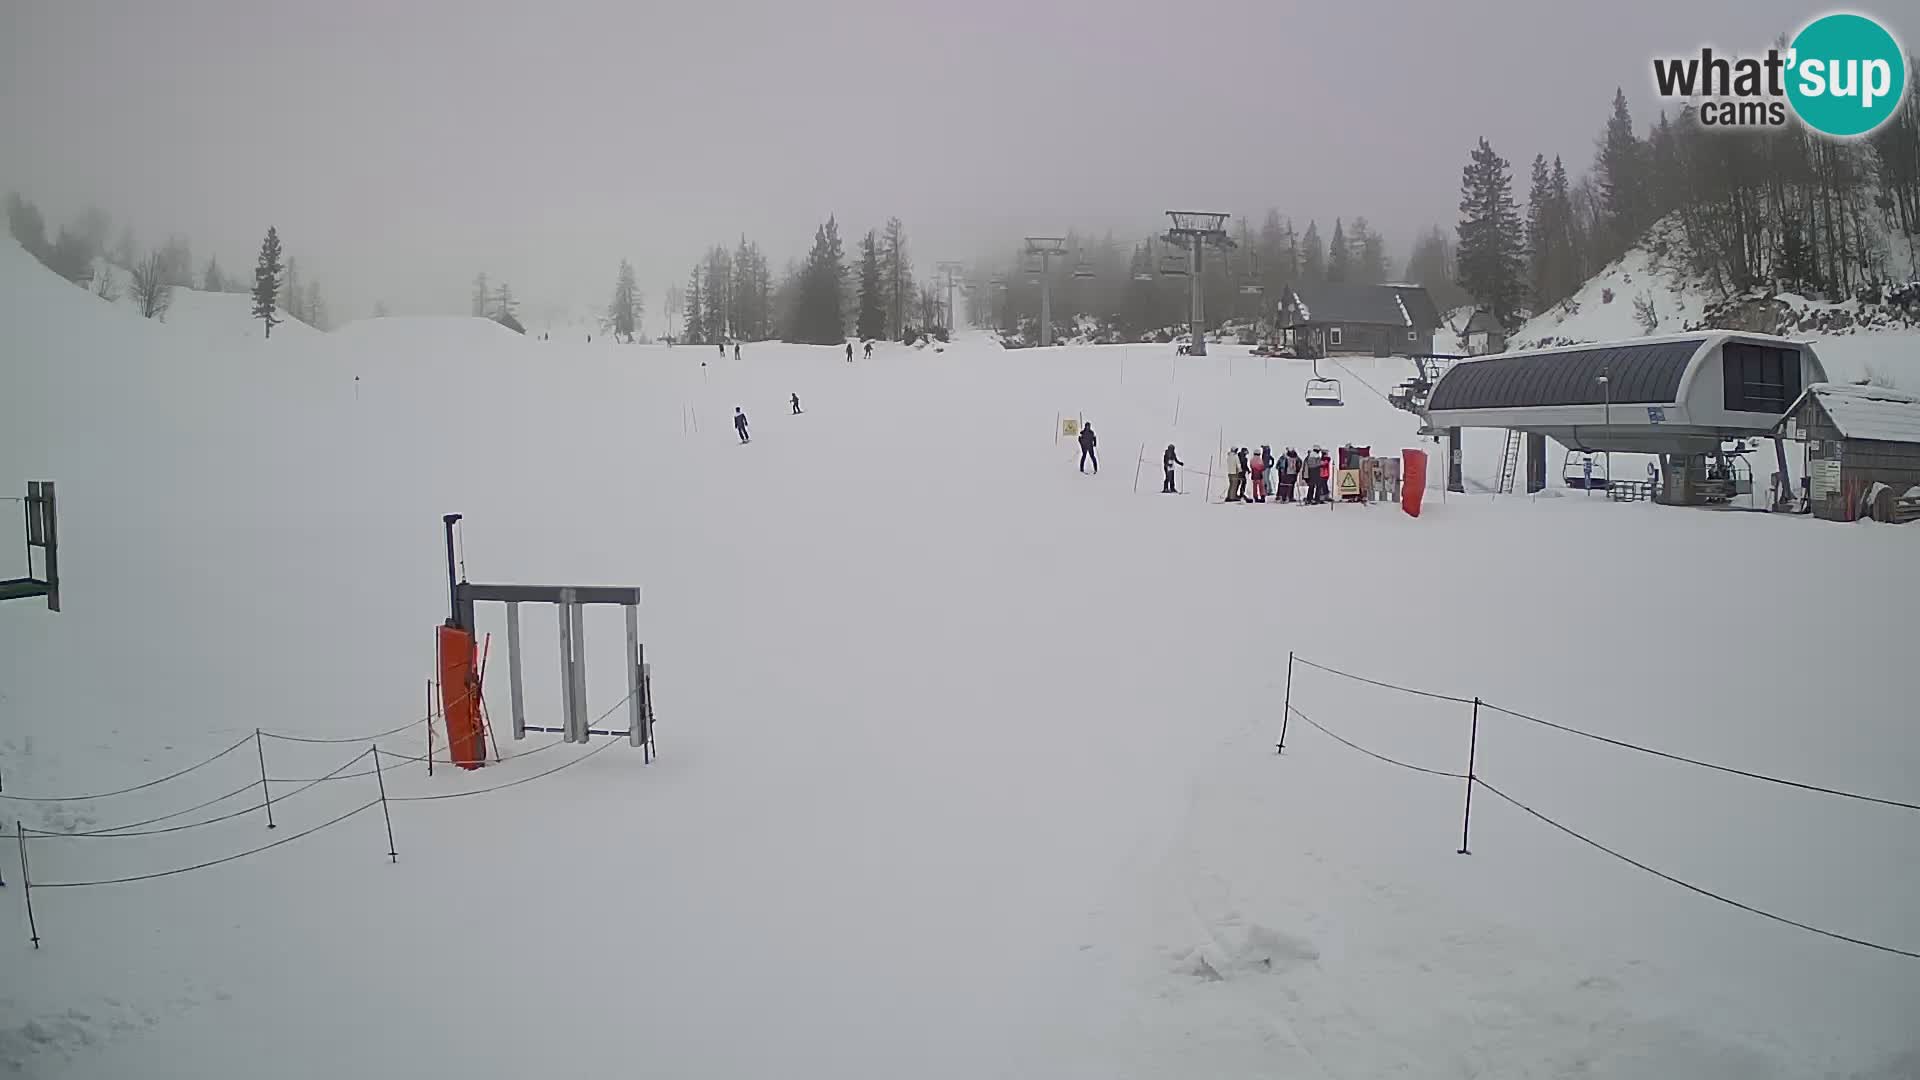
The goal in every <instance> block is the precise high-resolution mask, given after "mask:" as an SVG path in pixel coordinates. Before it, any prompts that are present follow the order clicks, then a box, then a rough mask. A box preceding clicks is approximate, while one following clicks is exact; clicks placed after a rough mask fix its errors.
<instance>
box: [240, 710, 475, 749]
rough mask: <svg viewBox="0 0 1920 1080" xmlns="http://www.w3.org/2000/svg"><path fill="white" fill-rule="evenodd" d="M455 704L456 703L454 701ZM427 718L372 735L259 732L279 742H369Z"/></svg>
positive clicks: (393, 733)
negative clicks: (322, 736)
mask: <svg viewBox="0 0 1920 1080" xmlns="http://www.w3.org/2000/svg"><path fill="white" fill-rule="evenodd" d="M456 704H458V703H457V702H456ZM429 719H431V718H430V717H425V716H422V717H419V718H418V719H414V720H409V721H407V722H406V723H404V724H401V725H400V726H399V727H397V728H388V729H387V730H385V731H378V732H375V733H373V734H372V735H354V736H350V737H348V738H344V739H320V738H314V737H311V736H306V735H277V734H275V733H273V732H271V731H262V732H261V733H260V734H261V735H263V736H265V737H267V738H269V739H275V740H278V741H280V742H292V743H320V744H327V745H330V744H336V743H356V742H369V741H371V740H373V739H384V738H386V737H387V736H389V735H398V734H400V733H401V732H403V731H405V730H407V729H408V728H414V727H419V726H420V725H421V724H424V723H426V722H427V721H428V720H429Z"/></svg>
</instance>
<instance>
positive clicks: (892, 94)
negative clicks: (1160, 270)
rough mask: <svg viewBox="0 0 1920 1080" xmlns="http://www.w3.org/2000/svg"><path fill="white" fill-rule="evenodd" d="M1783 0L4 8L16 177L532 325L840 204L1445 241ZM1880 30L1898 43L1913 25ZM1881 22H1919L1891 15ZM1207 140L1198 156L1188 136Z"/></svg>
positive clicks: (253, 3)
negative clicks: (1664, 69)
mask: <svg viewBox="0 0 1920 1080" xmlns="http://www.w3.org/2000/svg"><path fill="white" fill-rule="evenodd" d="M1824 10H1825V9H1824V8H1813V7H1808V6H1806V5H1805V4H1804V3H1802V2H1794V0H1681V2H1678V3H1676V2H1673V0H1612V2H1609V3H1602V4H1592V3H1589V4H1560V3H1539V2H1537V0H1454V2H1450V3H1433V4H1428V3H1412V2H1404V0H1403V2H1395V3H1373V2H1366V0H1350V2H1335V3H1326V2H1314V3H1296V4H1278V3H1272V2H1271V0H1237V2H1224V0H1189V2H1186V3H1181V4H1177V5H1168V4H1148V3H1141V2H1139V0H1131V2H1129V0H1122V2H1120V3H1113V2H1111V0H1108V2H1103V3H1094V2H1088V0H1065V2H1053V3H1039V4H1035V3H1030V2H1015V0H948V2H946V3H942V4H940V5H938V6H933V5H923V4H916V3H913V2H911V0H906V2H902V0H821V2H817V3H794V2H791V0H780V2H775V0H744V2H742V0H703V2H699V3H675V4H667V3H662V2H659V0H652V2H644V0H643V2H641V3H633V2H631V0H623V2H614V3H564V2H543V3H513V4H502V3H497V2H483V3H471V2H469V3H460V4H454V3H438V2H433V3H429V2H425V0H408V2H405V3H387V2H373V0H327V2H324V3H298V4H296V3H290V2H284V0H250V2H241V0H198V2H193V3H186V2H177V0H116V2H96V0H60V2H56V0H7V2H6V3H5V4H4V9H3V10H0V186H11V187H14V188H17V189H19V190H20V191H21V192H22V193H23V194H25V195H27V196H28V197H30V198H33V199H35V200H37V201H38V202H39V203H40V204H41V206H42V208H43V209H44V210H45V211H46V212H47V215H48V218H49V221H50V222H57V221H62V220H66V219H67V218H69V217H70V216H71V215H72V214H74V213H76V212H77V211H78V210H80V209H81V208H83V207H84V206H85V205H86V204H87V203H90V202H92V203H98V204H99V205H100V206H102V207H103V208H105V209H107V210H109V211H110V212H112V213H113V215H114V217H115V221H116V226H117V225H118V223H120V222H130V223H132V224H133V226H134V227H135V229H136V230H137V232H138V234H139V238H140V241H141V243H142V244H143V245H156V244H158V242H159V241H160V240H161V239H162V238H163V236H164V235H165V234H166V233H168V232H181V233H184V234H186V235H187V236H188V237H189V238H190V239H191V240H192V242H193V248H194V253H195V255H196V258H197V259H199V260H201V261H204V259H205V257H206V256H207V255H208V254H216V255H218V256H219V257H220V260H221V262H222V264H223V265H224V266H226V267H228V268H229V269H230V270H242V271H244V270H247V269H248V268H250V267H251V265H252V262H253V257H254V254H255V253H256V251H257V249H258V245H259V240H260V237H261V235H262V234H263V233H264V232H265V230H266V227H267V225H268V224H269V223H271V224H274V225H277V226H278V227H279V229H280V233H281V236H282V238H283V239H284V241H285V243H286V245H287V249H288V251H289V252H290V253H292V254H295V255H297V256H298V257H299V258H300V260H301V265H302V269H303V271H305V272H306V273H308V274H310V275H313V276H317V277H318V278H320V279H322V280H323V281H324V282H325V283H326V289H327V292H328V297H329V301H330V303H331V306H332V308H333V310H334V311H335V313H336V314H337V315H339V316H341V317H343V318H355V317H361V316H364V315H365V314H367V313H368V311H369V309H370V308H371V307H372V305H373V303H374V302H375V301H376V300H385V301H387V302H388V303H389V305H390V306H391V307H392V308H393V309H394V310H395V312H396V313H408V312H421V313H425V312H457V313H463V312H464V311H465V310H466V307H467V295H468V290H469V286H468V283H469V282H470V281H471V279H472V278H473V276H474V274H475V273H476V272H477V271H480V270H482V269H484V270H486V271H487V272H489V273H490V274H491V275H492V276H493V277H494V278H495V279H505V280H507V281H509V282H511V283H512V284H513V285H514V287H515V289H516V291H517V292H518V294H519V295H520V296H521V297H522V299H523V301H524V303H525V312H526V313H527V314H529V315H532V316H534V317H535V318H537V317H538V316H539V313H540V312H541V311H542V310H543V309H544V308H546V307H548V306H550V305H555V304H559V305H566V306H569V307H572V308H575V309H578V310H581V311H588V310H593V309H594V308H595V306H596V305H601V304H604V303H605V301H606V297H607V295H608V293H609V291H610V289H611V286H612V283H613V278H614V271H615V267H616V265H617V263H618V261H619V259H621V258H622V257H629V258H631V259H633V260H634V263H635V265H636V266H637V267H638V268H639V270H640V276H641V281H642V284H643V286H644V287H645V288H646V290H647V293H648V308H649V325H650V326H652V327H653V328H655V329H657V328H658V327H659V325H660V323H659V317H658V313H659V311H660V306H659V297H660V293H661V290H662V289H663V288H664V287H665V286H666V285H668V284H669V283H673V282H678V281H680V280H683V279H684V277H685V275H686V271H687V268H688V267H689V266H690V265H691V264H692V263H693V262H694V260H695V259H697V258H698V257H699V255H700V254H701V252H702V251H703V250H704V249H705V247H706V246H708V245H709V244H712V243H714V242H725V243H727V244H729V245H731V244H732V243H733V242H734V241H736V240H737V239H738V237H739V236H740V234H741V233H743V232H744V233H745V234H746V235H747V236H748V237H750V238H752V239H755V240H757V241H759V243H760V244H761V245H762V246H763V248H765V249H766V250H767V252H768V254H769V255H770V256H771V257H772V259H773V262H774V265H775V267H776V269H777V268H778V267H779V266H780V264H781V263H782V262H784V260H785V259H786V258H787V257H789V256H798V255H801V254H804V252H805V249H806V246H807V245H808V243H809V242H810V241H811V238H812V234H813V228H814V225H815V223H816V222H817V221H819V220H821V219H823V218H825V217H826V215H827V214H829V213H832V214H835V215H837V216H838V219H839V221H840V223H841V231H842V235H843V236H845V237H847V238H848V240H849V248H850V249H851V247H852V243H851V241H852V240H853V238H855V237H857V235H858V234H859V233H860V232H861V231H864V230H865V229H866V228H868V227H871V226H877V225H879V224H880V223H881V222H883V221H884V220H885V218H886V217H887V216H888V215H898V216H899V217H901V218H902V219H904V220H905V222H906V224H907V227H908V233H909V238H910V241H911V245H912V251H913V254H914V256H915V257H916V259H917V260H919V261H922V262H924V263H931V261H932V260H934V259H939V258H966V257H969V256H973V255H975V254H979V253H982V252H985V251H990V250H1004V249H1005V248H1006V247H1007V246H1009V245H1010V244H1012V243H1016V242H1017V241H1018V238H1019V237H1020V236H1021V235H1022V234H1023V233H1026V232H1049V233H1057V232H1062V231H1064V230H1065V229H1066V228H1067V227H1068V226H1069V225H1075V226H1078V227H1080V228H1081V229H1083V230H1102V229H1105V228H1108V227H1112V228H1114V229H1115V230H1116V231H1119V232H1122V233H1123V234H1125V235H1127V236H1129V237H1132V236H1137V235H1141V234H1144V233H1145V231H1146V230H1148V229H1150V228H1152V227H1154V226H1155V225H1156V224H1158V223H1159V222H1160V220H1161V219H1160V218H1159V212H1160V211H1162V210H1165V209H1169V208H1173V207H1176V206H1180V207H1193V208H1203V209H1220V210H1229V211H1232V212H1233V213H1235V214H1236V215H1238V214H1245V215H1248V216H1249V217H1251V218H1253V219H1254V223H1255V224H1256V225H1257V224H1258V220H1259V216H1260V215H1261V214H1262V213H1263V212H1264V209H1265V208H1266V207H1268V206H1275V207H1278V208H1279V209H1280V210H1281V211H1282V212H1283V213H1286V214H1289V215H1291V216H1293V217H1294V218H1295V219H1296V221H1298V222H1299V223H1300V224H1301V225H1302V226H1303V227H1304V224H1305V221H1306V220H1307V219H1309V218H1317V219H1318V220H1319V221H1320V225H1321V233H1322V235H1326V234H1328V233H1330V232H1331V228H1332V223H1333V219H1334V218H1335V217H1336V216H1344V217H1347V218H1349V219H1351V218H1352V217H1354V216H1357V215H1365V216H1366V217H1367V218H1369V219H1370V221H1371V222H1372V223H1373V225H1374V227H1375V228H1376V229H1379V230H1381V231H1382V232H1384V233H1385V234H1386V236H1387V238H1388V240H1389V243H1390V245H1391V248H1392V254H1393V257H1394V260H1395V263H1396V265H1397V264H1398V263H1399V262H1400V261H1401V260H1403V259H1404V257H1405V255H1406V251H1407V248H1408V246H1409V244H1410V241H1411V239H1412V236H1413V235H1414V233H1415V232H1416V231H1417V230H1419V229H1421V228H1424V227H1425V226H1426V225H1428V224H1432V223H1439V224H1442V225H1445V226H1447V227H1449V228H1451V227H1452V225H1453V223H1454V220H1455V218H1456V217H1457V214H1456V206H1455V204H1456V202H1457V199H1458V186H1459V177H1460V167H1461V165H1462V164H1464V162H1465V160H1466V155H1467V152H1468V150H1469V149H1470V148H1471V147H1472V145H1473V142H1474V140H1475V139H1476V138H1478V137H1480V136H1482V135H1484V136H1486V137H1488V138H1489V139H1491V140H1492V142H1493V144H1494V146H1495V148H1496V149H1498V150H1499V151H1500V152H1501V154H1503V155H1504V156H1506V157H1507V158H1508V159H1510V160H1511V161H1512V162H1513V163H1514V166H1515V173H1516V178H1517V181H1518V186H1519V191H1518V193H1517V194H1518V197H1519V198H1520V199H1522V200H1523V201H1524V199H1525V195H1526V192H1525V182H1526V181H1525V173H1526V163H1527V162H1528V161H1530V160H1531V159H1532V156H1533V155H1534V154H1535V153H1545V154H1547V155H1548V156H1549V157H1551V156H1552V155H1554V154H1561V155H1564V156H1565V157H1566V159H1567V164H1568V166H1569V168H1570V169H1571V170H1573V171H1575V172H1576V173H1577V172H1579V171H1583V170H1584V169H1585V168H1586V167H1587V164H1588V163H1589V161H1590V160H1591V158H1592V153H1593V142H1594V138H1595V136H1596V135H1597V134H1598V132H1599V130H1600V128H1601V126H1602V125H1603V123H1604V121H1605V119H1606V115H1607V110H1608V105H1609V100H1610V98H1611V96H1612V93H1613V89H1614V87H1615V86H1616V85H1618V86H1622V87H1624V88H1625V89H1626V91H1627V94H1628V96H1629V99H1630V100H1631V102H1632V104H1633V106H1634V110H1635V117H1636V120H1637V121H1639V122H1641V123H1642V124H1644V122H1645V120H1647V119H1649V118H1651V117H1652V116H1653V114H1654V111H1655V109H1656V107H1657V106H1656V103H1655V99H1654V94H1653V89H1652V85H1651V83H1652V78H1651V74H1650V66H1649V60H1650V58H1651V57H1652V56H1653V55H1655V54H1675V53H1680V54H1684V53H1685V52H1687V51H1690V50H1697V49H1698V48H1699V46H1701V45H1702V44H1709V43H1712V44H1716V45H1719V46H1722V47H1725V48H1728V49H1736V50H1750V49H1757V48H1759V47H1762V46H1764V45H1765V44H1767V43H1769V42H1770V41H1771V40H1772V39H1773V38H1774V37H1775V36H1776V35H1778V34H1781V33H1790V32H1792V31H1793V30H1794V29H1796V28H1798V27H1799V26H1800V25H1802V24H1803V23H1804V22H1806V21H1807V20H1808V19H1809V18H1811V17H1812V16H1814V15H1816V14H1819V13H1821V12H1822V11H1824ZM1863 10H1865V11H1867V12H1868V13H1870V14H1873V15H1875V16H1877V17H1880V18H1881V19H1882V20H1883V22H1885V23H1886V25H1889V26H1890V27H1891V28H1892V29H1893V30H1894V32H1895V33H1896V34H1899V35H1901V36H1902V38H1903V40H1904V41H1906V42H1907V43H1908V44H1909V45H1912V44H1914V43H1915V31H1916V30H1920V26H1916V25H1914V23H1915V16H1914V15H1913V13H1912V9H1910V8H1909V9H1903V13H1901V14H1896V13H1894V12H1889V11H1879V10H1874V9H1872V8H1867V9H1863ZM1889 16H1893V17H1892V18H1889ZM1196 149H1197V150H1198V151H1199V153H1198V154H1197V155H1196V154H1195V150H1196Z"/></svg>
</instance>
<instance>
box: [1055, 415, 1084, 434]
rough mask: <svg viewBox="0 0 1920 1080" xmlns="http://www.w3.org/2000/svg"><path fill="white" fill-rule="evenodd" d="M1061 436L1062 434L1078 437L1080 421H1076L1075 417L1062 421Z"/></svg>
mask: <svg viewBox="0 0 1920 1080" xmlns="http://www.w3.org/2000/svg"><path fill="white" fill-rule="evenodd" d="M1060 434H1062V435H1078V434H1080V421H1078V420H1075V419H1074V418H1073V417H1071V416H1069V417H1067V418H1066V419H1064V420H1062V421H1060Z"/></svg>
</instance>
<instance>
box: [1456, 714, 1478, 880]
mask: <svg viewBox="0 0 1920 1080" xmlns="http://www.w3.org/2000/svg"><path fill="white" fill-rule="evenodd" d="M1471 731H1472V733H1471V734H1470V735H1468V736H1467V809H1466V813H1465V814H1463V815H1462V816H1461V818H1460V850H1459V851H1456V852H1454V854H1456V855H1471V854H1473V852H1471V851H1468V850H1467V830H1468V829H1469V828H1471V827H1472V825H1473V765H1474V759H1475V758H1476V757H1477V756H1478V755H1479V753H1480V699H1479V698H1477V697H1476V698H1474V699H1473V728H1472V729H1471Z"/></svg>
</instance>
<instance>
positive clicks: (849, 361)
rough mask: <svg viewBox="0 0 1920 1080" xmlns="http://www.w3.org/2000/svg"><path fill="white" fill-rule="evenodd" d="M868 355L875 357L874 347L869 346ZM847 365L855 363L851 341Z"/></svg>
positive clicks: (848, 347)
mask: <svg viewBox="0 0 1920 1080" xmlns="http://www.w3.org/2000/svg"><path fill="white" fill-rule="evenodd" d="M867 355H868V356H872V355H873V346H871V345H869V346H867ZM847 363H849V364H851V363H853V342H851V341H849V342H847Z"/></svg>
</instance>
